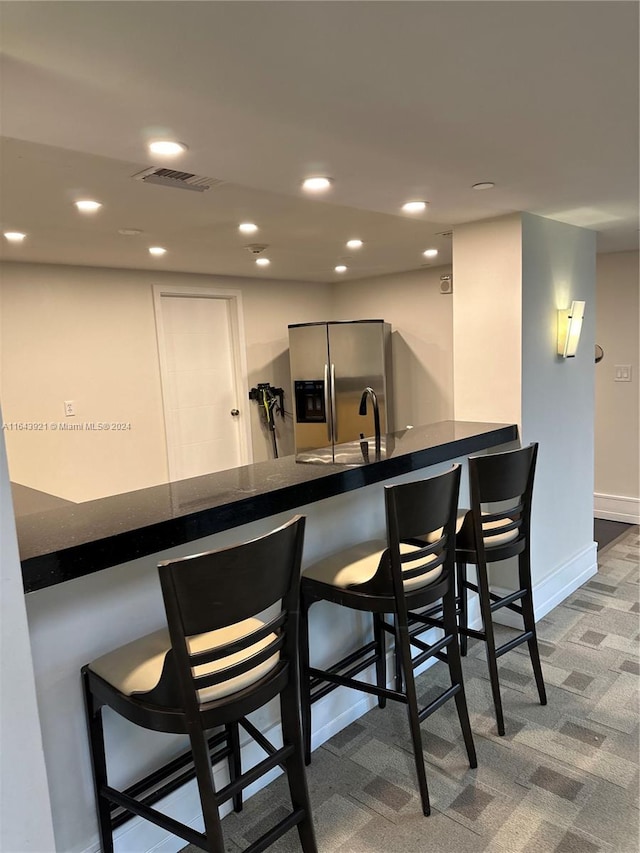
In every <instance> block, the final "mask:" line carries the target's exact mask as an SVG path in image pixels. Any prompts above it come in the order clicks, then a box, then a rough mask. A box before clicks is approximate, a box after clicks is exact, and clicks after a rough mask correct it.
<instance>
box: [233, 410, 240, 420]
mask: <svg viewBox="0 0 640 853" xmlns="http://www.w3.org/2000/svg"><path fill="white" fill-rule="evenodd" d="M239 414H240V409H231V417H232V418H237V417H238V415H239Z"/></svg>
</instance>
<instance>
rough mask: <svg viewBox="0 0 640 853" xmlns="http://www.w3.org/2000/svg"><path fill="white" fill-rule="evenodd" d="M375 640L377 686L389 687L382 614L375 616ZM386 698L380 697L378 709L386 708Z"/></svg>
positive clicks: (375, 614)
mask: <svg viewBox="0 0 640 853" xmlns="http://www.w3.org/2000/svg"><path fill="white" fill-rule="evenodd" d="M373 639H374V641H375V644H376V684H377V685H378V687H386V686H387V653H386V645H385V638H384V629H383V627H382V616H381V614H380V613H374V614H373ZM386 705H387V697H386V696H378V708H385V707H386Z"/></svg>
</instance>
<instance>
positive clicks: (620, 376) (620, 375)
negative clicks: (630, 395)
mask: <svg viewBox="0 0 640 853" xmlns="http://www.w3.org/2000/svg"><path fill="white" fill-rule="evenodd" d="M613 369H614V370H615V381H616V382H631V365H630V364H614V365H613Z"/></svg>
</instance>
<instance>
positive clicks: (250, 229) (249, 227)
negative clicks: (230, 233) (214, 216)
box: [238, 222, 258, 234]
mask: <svg viewBox="0 0 640 853" xmlns="http://www.w3.org/2000/svg"><path fill="white" fill-rule="evenodd" d="M257 230H258V226H257V225H255V224H254V223H253V222H242V223H240V225H238V231H242V233H243V234H253V233H254V232H255V231H257Z"/></svg>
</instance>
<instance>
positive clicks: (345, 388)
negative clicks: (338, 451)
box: [328, 322, 390, 444]
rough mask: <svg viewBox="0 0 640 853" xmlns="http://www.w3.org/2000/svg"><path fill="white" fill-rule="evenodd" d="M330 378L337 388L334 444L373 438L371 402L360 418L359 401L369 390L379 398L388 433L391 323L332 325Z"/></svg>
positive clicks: (382, 423)
mask: <svg viewBox="0 0 640 853" xmlns="http://www.w3.org/2000/svg"><path fill="white" fill-rule="evenodd" d="M328 328H329V375H330V381H331V382H332V384H333V387H334V393H335V398H334V401H333V425H332V432H333V438H334V442H335V443H336V444H342V443H343V442H345V441H353V440H354V439H357V438H359V437H360V433H363V434H364V435H365V436H372V435H373V433H374V429H373V410H372V407H371V401H370V400H369V401H368V404H367V414H366V415H365V416H361V415H360V414H359V411H358V410H359V408H360V398H361V397H362V392H363V391H364V389H365V388H366V387H367V386H370V387H371V388H373V390H374V391H375V392H376V395H377V397H378V408H379V410H380V428H381V432H382V434H383V435H384V434H385V433H386V432H388V431H389V424H388V418H387V402H388V401H387V383H386V363H387V356H388V353H387V348H388V345H389V336H390V326H389V324H388V323H378V322H370V323H369V322H361V323H330V324H329V327H328Z"/></svg>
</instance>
